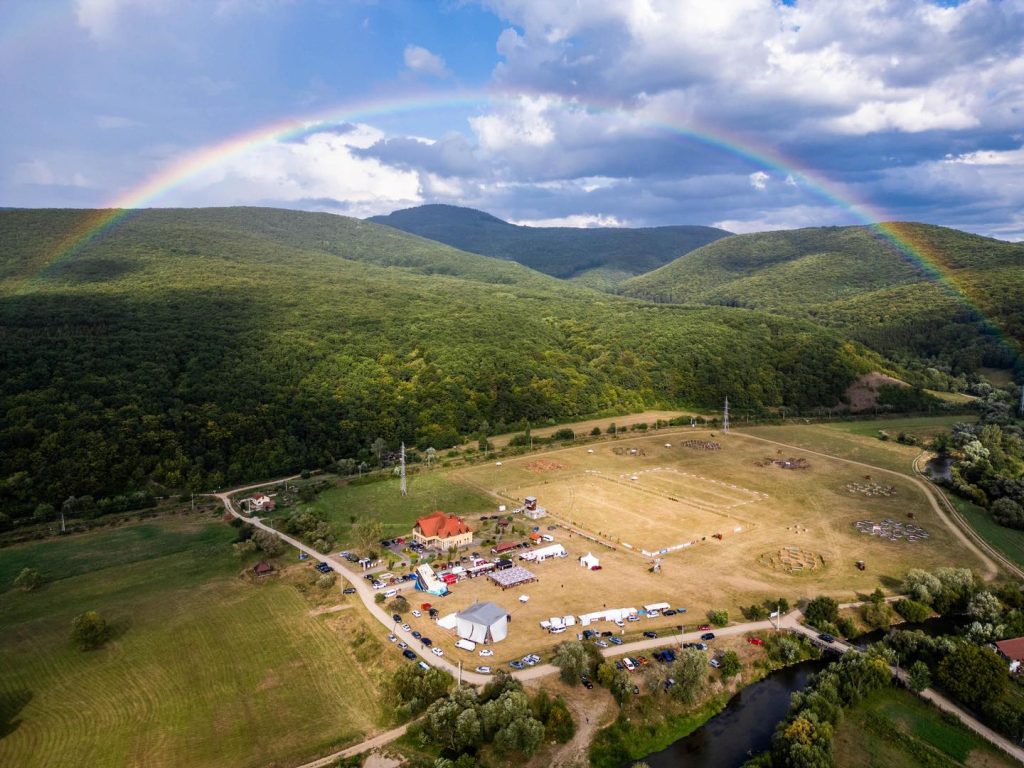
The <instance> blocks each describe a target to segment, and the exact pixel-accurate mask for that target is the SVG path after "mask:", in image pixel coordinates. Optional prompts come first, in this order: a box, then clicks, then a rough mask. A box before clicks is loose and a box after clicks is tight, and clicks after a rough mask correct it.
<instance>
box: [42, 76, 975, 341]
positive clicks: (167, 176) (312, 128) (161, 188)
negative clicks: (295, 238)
mask: <svg viewBox="0 0 1024 768" xmlns="http://www.w3.org/2000/svg"><path fill="white" fill-rule="evenodd" d="M522 96H527V97H536V98H545V97H546V98H552V99H557V100H560V101H562V102H563V104H565V105H566V106H567V107H569V108H570V109H582V110H585V111H590V112H597V113H602V114H614V115H621V116H625V117H628V118H631V119H634V120H636V121H637V122H638V123H639V124H640V125H643V126H644V127H647V128H654V129H657V130H660V131H664V132H666V133H670V134H675V135H679V136H682V137H684V138H687V139H691V140H694V141H697V142H700V143H701V144H704V145H706V146H709V147H713V148H715V149H717V150H721V151H723V152H725V153H727V154H731V155H735V156H738V157H740V158H743V159H744V160H747V161H749V162H751V163H753V164H754V165H756V166H758V167H761V168H766V169H769V170H772V171H776V172H780V173H784V174H787V175H790V176H792V177H793V179H794V180H795V181H796V182H797V183H798V184H800V185H801V186H805V187H807V188H809V189H810V190H811V191H813V192H814V193H815V194H816V195H817V196H819V197H821V198H823V199H825V200H826V201H828V202H829V203H832V204H834V205H837V206H839V207H840V208H842V209H844V210H846V211H849V212H850V213H852V214H853V215H854V216H855V217H856V218H857V219H859V220H860V221H862V222H863V223H865V224H867V225H869V226H871V227H872V228H873V230H874V231H875V232H877V233H878V234H879V235H881V236H882V237H884V238H885V239H886V240H887V241H888V242H890V243H891V244H892V245H893V246H894V247H896V248H897V249H898V250H899V251H900V252H901V253H902V254H904V255H905V256H906V257H908V258H909V259H910V260H911V261H912V262H914V263H915V264H917V265H918V266H919V267H920V268H921V269H922V270H923V271H924V273H925V274H926V276H927V277H928V278H929V279H931V280H933V281H935V282H937V283H939V284H941V285H942V286H944V287H945V288H947V289H948V290H950V291H951V292H952V293H954V294H955V295H956V296H957V297H958V298H959V299H961V300H962V301H964V302H965V303H967V304H968V305H969V306H970V307H971V308H973V309H974V310H976V311H978V312H979V314H980V315H981V316H982V317H984V312H982V311H981V309H980V307H978V304H977V302H976V301H975V300H974V299H972V298H971V296H970V295H969V294H968V293H967V292H966V291H965V290H964V289H963V287H962V286H960V285H959V284H958V283H957V281H956V280H955V279H954V278H953V277H952V276H951V275H950V274H949V273H948V269H947V268H946V267H945V266H944V265H943V264H942V262H941V260H940V259H939V257H938V255H937V254H930V253H927V252H925V250H922V246H918V245H916V244H915V243H913V242H912V241H911V240H910V239H909V237H908V234H907V233H906V232H905V231H903V229H902V228H901V226H900V225H899V224H898V223H892V222H890V223H885V222H884V219H885V218H886V217H885V216H883V215H879V214H877V213H875V212H873V211H872V210H871V208H870V206H869V205H867V204H866V203H861V202H855V201H853V200H852V199H850V196H849V195H848V194H847V193H845V191H840V190H839V188H838V185H836V184H835V183H834V182H832V181H830V180H828V179H826V178H825V177H823V176H821V175H820V174H817V173H815V172H813V171H811V170H809V169H806V168H801V167H799V166H798V165H797V164H796V163H795V162H793V161H790V160H788V159H786V158H783V157H782V156H781V155H779V154H778V153H777V152H775V151H773V150H771V149H769V148H764V147H755V146H754V145H752V144H751V143H750V142H749V141H747V140H745V139H740V138H738V137H735V136H731V135H728V134H726V133H725V132H724V131H717V130H716V131H714V132H711V131H707V130H697V129H695V128H694V127H693V126H691V125H683V124H679V123H675V122H671V121H670V120H668V119H662V118H648V117H646V116H644V115H641V114H638V113H637V112H635V111H630V110H626V109H623V108H621V107H616V106H605V105H599V104H593V103H590V102H582V101H579V100H576V99H572V98H568V99H567V98H565V97H563V96H560V95H557V94H547V93H536V94H534V93H521V94H515V95H503V94H495V93H493V92H462V93H456V94H440V95H439V94H429V95H418V96H404V97H400V98H396V99H389V100H378V101H370V102H363V103H359V104H354V105H348V106H344V107H334V108H332V109H330V110H328V111H325V112H321V113H318V114H315V115H305V116H302V117H289V118H285V119H283V120H279V121H275V122H272V123H269V124H266V125H262V126H260V127H258V128H256V129H254V130H251V131H247V132H244V133H241V134H238V135H235V136H232V137H231V138H229V139H226V140H224V141H222V142H219V143H216V144H211V145H208V146H206V147H203V148H201V149H198V150H195V151H193V152H191V153H189V154H187V155H185V156H184V157H183V158H181V159H180V160H178V161H177V162H175V163H173V164H171V165H169V166H168V167H167V168H165V169H163V170H161V171H160V172H158V173H156V174H154V175H153V176H151V177H149V178H148V179H146V180H145V181H144V182H143V183H142V184H140V185H139V186H137V187H135V188H134V189H132V190H130V191H129V192H127V193H125V194H123V195H121V196H119V197H118V198H117V199H115V200H114V201H112V202H111V203H109V204H108V205H107V206H105V207H104V208H103V209H100V210H98V211H97V212H96V214H95V215H94V216H89V217H86V219H85V221H84V222H83V223H82V224H81V225H80V226H79V227H77V228H75V229H74V230H72V231H71V232H69V233H68V235H67V236H65V237H64V238H63V239H61V241H60V242H59V243H58V245H57V247H56V248H55V249H54V250H53V251H52V253H51V255H50V256H49V257H48V258H47V259H46V263H45V265H44V266H43V269H46V268H47V267H50V266H52V265H53V264H54V263H55V262H58V261H60V260H61V259H64V258H66V257H67V256H69V255H71V254H73V253H75V252H76V251H77V250H79V249H80V248H81V247H83V246H84V245H86V244H87V243H88V242H90V241H91V240H92V239H93V238H94V237H96V236H98V235H100V234H102V233H103V232H105V231H106V230H108V229H110V228H111V227H113V226H114V225H116V224H117V223H118V222H119V221H121V220H122V219H124V218H125V217H127V216H129V215H131V213H133V212H134V211H135V210H137V209H139V208H142V207H145V206H146V205H147V204H151V203H152V201H154V200H156V199H158V198H159V197H160V196H161V195H162V194H164V193H166V192H167V191H169V190H171V189H173V188H174V187H176V186H178V185H179V184H181V183H183V182H185V181H187V180H188V179H190V178H192V177H194V176H196V175H198V174H199V173H201V172H203V171H205V170H207V169H209V168H212V167H215V166H216V165H218V164H219V163H223V162H224V161H226V160H229V159H231V158H233V157H237V156H239V155H242V154H244V153H245V152H248V151H251V150H252V149H255V148H257V147H260V146H265V145H269V144H272V143H274V142H277V141H280V140H282V139H287V138H291V137H294V136H298V135H302V134H305V133H315V132H316V131H317V130H318V129H326V128H328V127H329V126H331V125H338V124H341V123H345V122H355V121H359V120H367V119H371V118H374V117H378V118H379V117H387V116H391V115H397V114H403V113H409V112H418V111H428V110H439V109H450V108H454V107H463V108H465V107H477V106H482V105H483V104H484V103H491V104H493V103H516V102H517V101H518V99H519V98H520V97H522ZM990 325H991V324H990Z"/></svg>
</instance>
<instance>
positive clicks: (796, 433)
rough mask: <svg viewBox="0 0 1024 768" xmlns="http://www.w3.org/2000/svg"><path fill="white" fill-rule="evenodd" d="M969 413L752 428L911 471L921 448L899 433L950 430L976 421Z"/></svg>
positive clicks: (798, 443)
mask: <svg viewBox="0 0 1024 768" xmlns="http://www.w3.org/2000/svg"><path fill="white" fill-rule="evenodd" d="M974 420H975V417H974V416H971V415H969V414H964V415H956V416H948V415H947V416H922V417H915V418H892V419H875V420H871V421H837V422H832V423H825V424H800V423H793V424H786V425H782V426H764V427H750V428H749V429H744V430H743V431H744V432H749V433H750V434H751V435H756V436H758V437H764V438H767V439H769V440H777V441H778V442H780V443H787V444H788V445H795V446H798V447H801V448H806V449H808V450H812V451H820V452H822V453H827V454H829V455H830V456H837V457H839V458H843V459H850V460H852V461H862V462H864V463H865V464H873V465H874V466H876V467H882V468H883V469H891V470H893V471H896V472H903V473H906V474H911V473H912V472H913V462H914V459H915V458H916V457H917V456H918V455H919V454H920V453H921V449H920V448H918V447H916V446H912V445H901V444H900V443H898V442H896V439H895V438H896V436H897V435H898V434H899V433H900V432H905V433H906V434H908V435H913V436H915V437H918V438H921V439H927V438H930V437H933V436H934V435H935V434H936V433H938V432H942V431H947V430H949V429H950V428H951V427H952V426H953V425H954V424H956V423H958V422H961V421H974ZM879 430H885V432H887V433H888V434H889V436H890V439H889V440H879V439H878V434H879Z"/></svg>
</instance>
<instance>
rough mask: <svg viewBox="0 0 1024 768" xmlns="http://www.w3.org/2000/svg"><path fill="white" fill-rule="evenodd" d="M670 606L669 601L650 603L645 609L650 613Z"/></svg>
mask: <svg viewBox="0 0 1024 768" xmlns="http://www.w3.org/2000/svg"><path fill="white" fill-rule="evenodd" d="M670 607H671V606H670V605H669V604H668V603H651V604H650V605H645V606H644V610H645V611H647V612H648V613H650V612H651V611H666V610H668V609H669V608H670Z"/></svg>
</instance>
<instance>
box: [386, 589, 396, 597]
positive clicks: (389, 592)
mask: <svg viewBox="0 0 1024 768" xmlns="http://www.w3.org/2000/svg"><path fill="white" fill-rule="evenodd" d="M397 594H398V590H397V589H389V590H388V591H387V592H385V593H384V597H394V596H395V595H397Z"/></svg>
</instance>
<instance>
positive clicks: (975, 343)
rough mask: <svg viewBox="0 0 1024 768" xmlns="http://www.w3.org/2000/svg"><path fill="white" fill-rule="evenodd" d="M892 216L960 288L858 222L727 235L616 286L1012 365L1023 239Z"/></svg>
mask: <svg viewBox="0 0 1024 768" xmlns="http://www.w3.org/2000/svg"><path fill="white" fill-rule="evenodd" d="M893 226H896V227H898V228H899V231H900V233H901V237H902V238H903V239H905V240H907V241H909V242H912V243H914V245H915V247H916V248H917V249H918V250H919V251H920V252H922V253H924V254H926V256H927V257H928V258H929V259H930V260H933V261H936V262H938V263H940V264H941V265H942V271H943V272H944V273H946V274H949V275H951V276H952V280H953V282H954V283H955V284H956V285H958V286H960V288H961V289H962V290H963V292H964V294H966V297H967V298H965V295H963V294H961V293H958V292H956V291H952V290H950V289H949V287H948V285H945V284H942V283H938V282H936V281H935V280H934V279H933V278H932V277H931V276H930V275H929V274H928V273H927V272H926V271H925V270H923V269H922V268H921V266H920V265H919V264H918V263H915V262H913V261H912V260H910V259H909V258H908V257H907V256H906V255H905V254H903V253H901V252H900V251H898V250H897V249H896V248H894V247H893V246H892V245H891V244H890V243H889V242H887V241H886V240H884V239H882V238H880V237H879V236H878V234H877V233H875V232H874V231H873V230H872V229H870V228H867V227H823V228H815V229H800V230H793V231H783V232H761V233H757V234H750V235H736V236H734V237H729V238H726V239H723V240H718V241H716V242H714V243H712V244H710V245H707V246H705V247H703V248H700V249H698V250H696V251H694V252H693V253H690V254H688V255H687V256H686V258H684V259H677V260H676V261H674V262H672V263H671V264H667V265H665V266H664V267H661V268H660V269H657V270H654V271H652V272H649V273H647V274H645V275H640V276H638V277H635V278H632V279H631V280H629V281H627V282H625V283H624V284H623V285H622V286H621V291H622V292H623V293H624V294H626V295H629V296H634V297H640V298H646V299H651V300H655V301H663V302H679V303H688V304H714V305H727V306H738V307H748V308H753V309H761V310H767V311H770V312H773V313H778V314H785V315H788V316H791V317H801V318H807V319H811V320H814V321H815V322H817V323H821V324H823V325H826V326H829V327H832V328H834V329H836V330H837V331H839V332H841V333H843V334H844V335H848V336H850V337H851V338H854V339H857V340H858V341H861V342H862V343H864V344H866V345H868V346H870V347H872V348H874V349H876V350H878V351H880V352H882V353H883V354H885V355H888V356H891V357H897V358H921V357H924V358H936V359H938V360H940V361H943V362H946V363H949V364H950V365H951V367H952V368H953V369H954V370H958V371H974V370H976V369H977V368H979V367H980V366H982V365H993V366H994V367H1008V366H1010V365H1012V364H1013V362H1014V360H1013V359H1012V358H1013V354H1012V353H1011V352H1010V350H1011V349H1013V347H1014V346H1015V344H1014V342H1013V341H1012V340H1014V339H1016V340H1020V339H1022V338H1024V302H1022V301H1021V298H1020V297H1021V296H1022V295H1024V269H1022V267H1024V245H1020V244H1016V243H1006V242H1002V241H999V240H993V239H990V238H984V237H979V236H977V235H971V234H967V233H965V232H959V231H957V230H953V229H946V228H943V227H935V226H929V225H924V224H898V225H893ZM985 318H988V319H989V320H991V321H992V322H991V324H990V323H986V322H985ZM997 336H1005V337H1007V338H1009V339H1010V340H1011V341H1010V343H1008V344H1002V343H1000V342H999V340H998V338H996V337H997Z"/></svg>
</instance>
